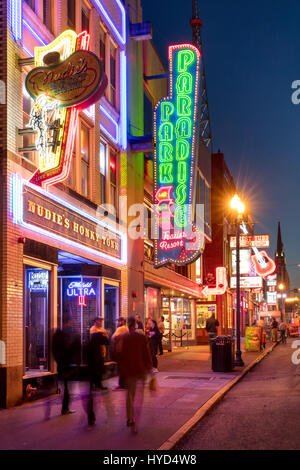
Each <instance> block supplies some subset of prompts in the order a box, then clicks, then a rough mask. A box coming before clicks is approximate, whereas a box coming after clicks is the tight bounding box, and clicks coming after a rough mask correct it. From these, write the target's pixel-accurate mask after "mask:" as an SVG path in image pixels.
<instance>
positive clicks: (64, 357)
mask: <svg viewBox="0 0 300 470" xmlns="http://www.w3.org/2000/svg"><path fill="white" fill-rule="evenodd" d="M164 332H165V327H164V317H161V318H160V321H159V322H158V323H157V322H156V320H154V319H152V318H148V319H147V322H146V325H145V328H144V325H143V323H142V321H141V318H140V315H138V314H137V315H135V317H129V318H128V319H127V325H126V320H125V318H123V317H120V318H118V320H117V328H116V330H115V332H114V333H113V335H112V336H111V337H109V334H108V332H107V331H106V330H105V329H104V328H103V324H102V319H101V318H96V319H95V320H94V324H93V325H92V327H91V328H90V339H89V342H88V344H87V345H85V357H86V361H87V366H88V369H87V370H88V376H89V399H88V407H87V415H88V423H89V425H93V424H94V423H95V419H96V418H95V412H94V404H93V402H94V399H93V392H94V391H95V390H97V389H100V390H107V387H104V386H103V384H102V376H103V373H104V364H105V358H106V357H107V348H110V352H111V356H112V359H114V360H115V361H116V362H117V365H118V373H119V383H118V386H117V387H116V389H117V390H122V389H126V390H127V398H126V410H127V425H128V426H129V427H131V428H132V430H133V431H136V422H135V420H134V410H133V403H134V397H135V393H136V387H137V383H138V381H141V382H142V386H143V387H144V384H145V381H146V377H147V375H148V374H150V375H151V376H152V378H153V377H154V375H153V374H154V373H156V372H158V369H157V367H158V361H157V354H158V351H159V354H160V355H162V354H163V347H162V338H163V335H164ZM52 349H53V355H54V358H55V360H56V362H57V370H58V376H59V379H60V380H61V381H62V382H63V384H64V395H63V400H62V410H61V414H62V415H66V414H70V413H73V412H74V411H73V410H71V409H70V406H69V405H70V393H69V381H70V380H72V378H73V377H75V376H76V372H77V371H78V370H79V365H80V362H81V344H80V337H79V335H77V334H75V332H74V329H73V324H72V318H71V317H70V316H69V315H66V316H65V318H64V327H63V328H62V329H58V330H57V331H56V332H55V333H54V336H53V341H52ZM153 380H154V379H153Z"/></svg>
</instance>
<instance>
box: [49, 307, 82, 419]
mask: <svg viewBox="0 0 300 470" xmlns="http://www.w3.org/2000/svg"><path fill="white" fill-rule="evenodd" d="M64 320H65V325H64V327H63V329H62V330H60V329H57V330H56V332H55V333H54V335H53V340H52V351H53V356H54V359H55V360H56V362H57V372H58V379H59V380H62V381H63V383H64V396H63V402H62V409H61V414H62V415H66V414H70V413H74V411H73V410H70V408H69V405H70V393H69V388H68V382H69V380H71V378H72V377H73V375H74V374H75V373H76V370H78V366H79V364H80V352H81V343H80V336H79V335H78V334H75V332H74V329H73V327H72V320H71V317H70V316H69V315H66V316H65V318H64ZM74 366H75V367H74Z"/></svg>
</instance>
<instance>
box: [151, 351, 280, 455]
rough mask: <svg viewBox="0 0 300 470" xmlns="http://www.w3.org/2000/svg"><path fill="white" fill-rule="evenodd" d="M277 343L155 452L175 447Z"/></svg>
mask: <svg viewBox="0 0 300 470" xmlns="http://www.w3.org/2000/svg"><path fill="white" fill-rule="evenodd" d="M278 344H279V343H275V344H273V345H272V346H270V347H269V348H268V349H266V350H265V351H263V352H262V353H261V354H260V355H259V356H257V358H256V359H254V360H253V361H252V362H250V364H248V366H247V367H246V368H245V369H244V370H243V371H242V373H241V374H240V375H238V376H237V377H236V378H235V379H233V380H232V381H231V382H229V383H228V384H226V385H225V386H224V387H223V388H221V389H220V390H219V391H218V392H217V393H215V395H213V396H212V397H211V398H210V399H209V400H208V401H207V402H206V403H205V404H204V405H203V406H201V408H199V410H198V411H196V413H195V414H194V416H193V417H192V418H191V419H189V420H188V421H187V422H186V423H185V424H184V425H183V426H181V428H179V429H178V431H176V432H175V433H174V434H173V435H172V436H171V437H169V439H167V440H166V441H165V442H164V443H163V444H162V445H161V446H160V447H159V448H158V449H157V450H165V451H166V450H171V449H173V447H175V445H176V444H178V443H179V441H181V439H182V438H183V437H184V436H186V434H187V433H188V432H190V431H191V430H192V428H193V427H194V426H196V424H198V423H199V422H200V421H201V419H203V418H204V416H205V415H206V414H207V413H208V412H209V411H211V410H212V409H213V408H214V406H216V405H217V403H218V402H219V401H221V400H222V398H223V397H224V396H225V395H226V393H228V392H229V390H231V389H232V388H233V387H234V386H235V385H236V384H237V383H238V382H239V381H240V380H241V379H242V378H243V377H244V376H245V375H246V374H248V372H249V371H250V370H251V369H252V368H253V367H254V366H255V365H256V364H258V363H259V362H260V361H262V360H263V359H264V358H265V357H266V356H267V355H268V354H269V353H270V352H272V351H273V349H274V348H275V347H276V346H277V345H278Z"/></svg>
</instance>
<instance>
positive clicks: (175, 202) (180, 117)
mask: <svg viewBox="0 0 300 470" xmlns="http://www.w3.org/2000/svg"><path fill="white" fill-rule="evenodd" d="M200 60H201V57H200V52H199V50H198V49H197V48H196V47H194V46H192V45H190V44H182V45H177V46H170V47H169V68H170V81H169V96H168V97H166V98H163V99H162V100H160V101H159V102H158V103H157V104H156V106H155V108H154V116H153V122H154V144H155V145H154V204H155V237H154V266H155V267H156V268H158V267H160V266H163V265H164V264H168V263H172V264H177V265H183V264H188V263H191V262H193V261H195V260H196V259H197V258H198V257H199V255H200V254H201V251H202V249H203V245H204V239H203V236H202V233H201V231H200V229H199V227H198V226H197V225H196V224H194V221H193V197H194V180H195V178H194V174H195V156H196V148H197V145H196V138H197V116H198V94H199V72H200Z"/></svg>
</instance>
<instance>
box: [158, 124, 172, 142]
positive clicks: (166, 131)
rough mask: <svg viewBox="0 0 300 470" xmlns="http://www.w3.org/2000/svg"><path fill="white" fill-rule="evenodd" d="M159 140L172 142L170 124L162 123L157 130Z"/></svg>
mask: <svg viewBox="0 0 300 470" xmlns="http://www.w3.org/2000/svg"><path fill="white" fill-rule="evenodd" d="M158 135H159V139H160V140H164V141H167V142H171V141H172V140H173V135H174V126H173V124H172V123H171V122H164V123H163V124H162V125H161V126H160V128H159V132H158Z"/></svg>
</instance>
